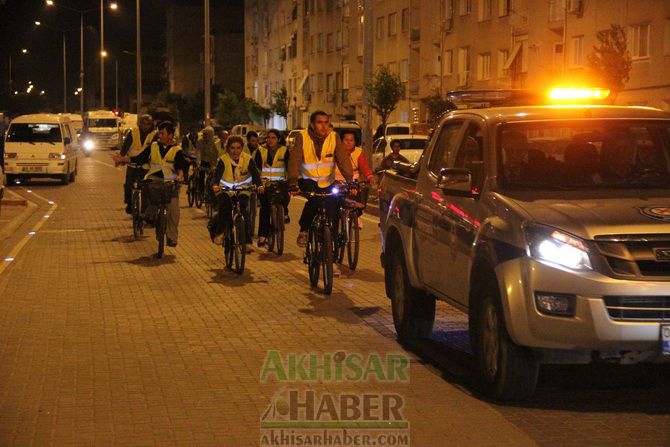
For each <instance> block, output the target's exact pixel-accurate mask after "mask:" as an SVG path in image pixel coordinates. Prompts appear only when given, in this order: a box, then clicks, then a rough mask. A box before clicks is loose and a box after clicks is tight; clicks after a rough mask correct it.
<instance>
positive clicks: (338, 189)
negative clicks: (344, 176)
mask: <svg viewBox="0 0 670 447" xmlns="http://www.w3.org/2000/svg"><path fill="white" fill-rule="evenodd" d="M331 192H332V193H333V194H339V193H340V188H338V187H337V186H334V187H333V189H332V191H331Z"/></svg>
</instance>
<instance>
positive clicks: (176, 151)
mask: <svg viewBox="0 0 670 447" xmlns="http://www.w3.org/2000/svg"><path fill="white" fill-rule="evenodd" d="M115 160H117V161H119V162H124V163H134V164H139V165H143V164H145V163H149V165H150V167H149V171H148V172H147V173H146V175H145V176H144V178H145V179H146V180H152V181H153V182H155V183H154V184H155V185H156V186H158V185H157V184H159V183H161V182H166V181H174V182H176V183H177V184H176V185H175V187H174V189H173V194H172V199H171V200H170V203H169V204H168V206H167V212H168V224H167V231H166V233H167V245H168V247H176V246H177V239H178V237H179V183H181V182H182V181H183V180H184V170H186V169H188V164H189V162H188V160H186V157H184V154H183V153H182V150H181V146H179V145H176V144H175V142H174V125H173V124H172V123H171V122H167V121H165V122H162V123H160V124H159V125H158V141H154V142H153V143H151V145H150V146H147V147H146V148H144V150H143V151H142V152H140V153H139V154H138V155H137V156H135V157H128V156H125V157H121V156H119V157H117V158H116V159H115ZM154 184H150V185H149V187H148V188H147V193H148V194H147V196H148V198H149V203H150V205H151V204H152V203H157V202H158V194H159V193H160V189H158V188H156V187H152V186H153V185H154Z"/></svg>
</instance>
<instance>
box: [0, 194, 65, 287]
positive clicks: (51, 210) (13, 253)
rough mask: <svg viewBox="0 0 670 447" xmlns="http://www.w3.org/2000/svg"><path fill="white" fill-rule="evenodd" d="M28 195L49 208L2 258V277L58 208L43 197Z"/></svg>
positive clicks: (0, 273)
mask: <svg viewBox="0 0 670 447" xmlns="http://www.w3.org/2000/svg"><path fill="white" fill-rule="evenodd" d="M30 194H32V195H34V196H35V197H37V198H39V199H41V200H44V201H45V202H47V203H51V207H50V208H49V211H47V213H46V214H45V215H44V217H42V218H41V219H40V220H39V222H37V223H36V224H35V226H33V228H32V229H31V230H30V232H29V233H28V234H26V235H25V236H23V239H21V240H20V241H19V242H18V244H16V245H15V246H14V248H12V251H10V252H9V254H8V255H7V257H5V258H4V260H3V262H2V263H0V275H2V274H3V272H4V271H5V269H7V267H8V266H9V265H10V264H11V263H12V262H14V261H15V260H16V257H17V256H18V254H19V253H20V252H21V250H22V249H23V247H25V245H26V244H27V243H28V241H30V240H31V239H32V238H33V236H35V234H37V232H38V231H39V229H40V228H42V225H44V223H45V222H46V221H47V219H49V217H51V216H52V215H53V213H54V211H56V208H58V204H57V203H54V202H51V201H50V200H49V199H45V198H44V197H42V196H40V195H39V194H37V193H35V192H31V193H30Z"/></svg>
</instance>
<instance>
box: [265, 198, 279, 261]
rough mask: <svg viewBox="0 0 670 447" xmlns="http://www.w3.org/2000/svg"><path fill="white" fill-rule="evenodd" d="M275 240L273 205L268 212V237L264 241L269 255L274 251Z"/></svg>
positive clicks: (275, 218)
mask: <svg viewBox="0 0 670 447" xmlns="http://www.w3.org/2000/svg"><path fill="white" fill-rule="evenodd" d="M276 238H277V216H275V208H274V205H272V209H271V210H270V223H269V225H268V235H267V237H266V238H265V239H266V242H265V243H266V244H267V249H268V251H269V252H270V253H272V251H273V250H274V249H275V241H276Z"/></svg>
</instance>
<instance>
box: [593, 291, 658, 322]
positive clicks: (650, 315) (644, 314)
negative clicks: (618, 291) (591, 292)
mask: <svg viewBox="0 0 670 447" xmlns="http://www.w3.org/2000/svg"><path fill="white" fill-rule="evenodd" d="M603 300H604V301H605V307H606V308H607V313H608V314H609V316H610V317H611V318H612V319H613V320H617V321H650V322H652V321H658V322H665V321H670V296H604V297H603Z"/></svg>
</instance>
